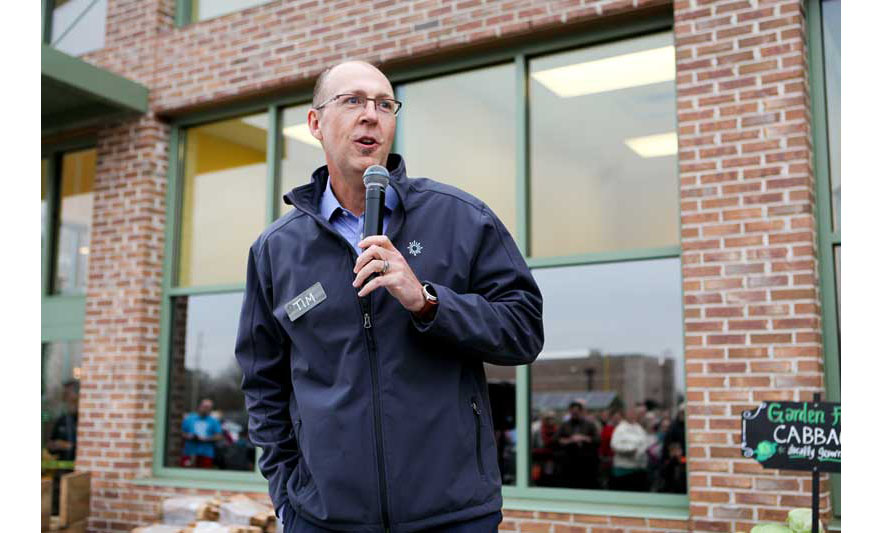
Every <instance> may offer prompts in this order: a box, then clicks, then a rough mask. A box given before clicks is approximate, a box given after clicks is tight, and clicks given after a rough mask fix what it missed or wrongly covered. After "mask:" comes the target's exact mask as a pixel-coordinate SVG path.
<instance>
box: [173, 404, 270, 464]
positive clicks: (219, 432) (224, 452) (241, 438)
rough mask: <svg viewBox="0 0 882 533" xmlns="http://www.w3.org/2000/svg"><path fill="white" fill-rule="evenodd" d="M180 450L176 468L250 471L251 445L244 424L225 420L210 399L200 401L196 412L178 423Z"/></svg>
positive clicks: (252, 449) (252, 450) (252, 457)
mask: <svg viewBox="0 0 882 533" xmlns="http://www.w3.org/2000/svg"><path fill="white" fill-rule="evenodd" d="M181 436H182V437H183V439H184V449H183V451H182V453H181V459H180V466H182V467H184V468H210V469H211V468H216V469H221V470H254V456H255V454H254V444H252V443H251V441H250V440H249V438H248V426H247V424H245V425H243V426H240V425H239V424H233V423H231V422H229V421H225V420H224V418H223V413H222V412H221V411H217V410H215V409H214V402H213V401H212V400H211V399H210V398H203V399H202V400H201V401H200V402H199V405H198V407H197V408H196V411H194V412H192V413H190V414H188V415H187V416H185V417H184V420H183V421H182V422H181Z"/></svg>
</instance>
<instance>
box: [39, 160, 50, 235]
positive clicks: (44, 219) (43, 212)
mask: <svg viewBox="0 0 882 533" xmlns="http://www.w3.org/2000/svg"><path fill="white" fill-rule="evenodd" d="M48 174H49V161H47V160H46V158H43V159H41V160H40V248H41V249H42V248H43V247H45V246H46V224H47V223H48V222H49V198H48V197H47V188H48V185H49V183H48V181H47V180H48V179H49V175H48Z"/></svg>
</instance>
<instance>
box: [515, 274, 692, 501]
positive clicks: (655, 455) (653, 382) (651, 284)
mask: <svg viewBox="0 0 882 533" xmlns="http://www.w3.org/2000/svg"><path fill="white" fill-rule="evenodd" d="M533 275H534V276H535V277H536V281H537V283H539V287H540V289H541V290H542V296H543V299H544V303H543V319H544V323H545V346H544V348H543V351H542V353H541V354H540V355H539V358H538V359H537V360H536V362H534V363H533V365H532V366H531V375H532V381H531V384H532V395H531V398H532V405H531V427H530V434H531V439H530V448H531V459H532V465H533V468H532V471H531V477H530V480H531V483H532V484H534V485H537V486H551V487H567V488H587V489H609V490H633V491H652V492H673V493H685V492H686V477H685V474H686V471H685V464H684V462H683V459H684V458H685V450H686V448H685V441H684V435H685V433H684V422H685V420H684V418H683V413H682V411H681V408H682V406H683V401H684V399H685V383H684V379H685V370H684V368H683V334H682V322H683V313H682V307H681V305H682V300H681V297H680V261H679V260H678V259H676V258H675V259H658V260H648V261H628V262H624V263H607V264H596V265H582V266H570V267H557V268H543V269H536V270H534V271H533Z"/></svg>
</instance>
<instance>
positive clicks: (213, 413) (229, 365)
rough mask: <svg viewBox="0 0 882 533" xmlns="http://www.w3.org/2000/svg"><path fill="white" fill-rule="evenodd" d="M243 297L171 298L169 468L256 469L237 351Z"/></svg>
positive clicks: (216, 295)
mask: <svg viewBox="0 0 882 533" xmlns="http://www.w3.org/2000/svg"><path fill="white" fill-rule="evenodd" d="M241 305H242V294H241V293H229V294H212V295H204V296H182V297H178V298H174V299H172V330H171V336H170V340H169V342H170V347H171V365H170V372H169V393H168V417H167V420H168V431H167V443H166V460H165V464H166V465H167V466H183V467H189V468H209V469H221V470H253V469H254V446H253V445H252V444H251V441H250V440H249V439H248V415H247V413H246V411H245V397H244V395H243V394H242V392H241V389H240V385H241V382H242V371H241V370H240V368H239V365H238V364H237V363H236V359H235V356H234V353H233V349H234V346H235V342H236V331H237V324H238V319H239V311H240V308H241Z"/></svg>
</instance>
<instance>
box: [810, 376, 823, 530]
mask: <svg viewBox="0 0 882 533" xmlns="http://www.w3.org/2000/svg"><path fill="white" fill-rule="evenodd" d="M812 399H813V400H814V402H815V407H817V405H818V403H819V402H820V401H821V393H819V392H816V393H815V395H814V398H812ZM820 507H821V472H819V471H818V467H817V466H815V467H814V468H812V533H818V521H819V520H820V519H821V517H820V516H818V515H819V514H820Z"/></svg>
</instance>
